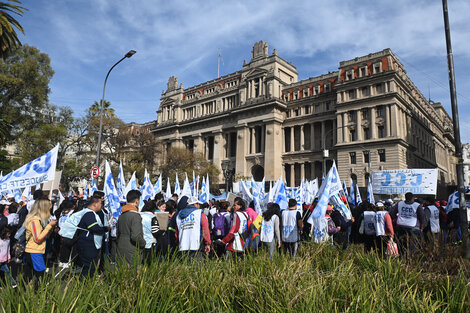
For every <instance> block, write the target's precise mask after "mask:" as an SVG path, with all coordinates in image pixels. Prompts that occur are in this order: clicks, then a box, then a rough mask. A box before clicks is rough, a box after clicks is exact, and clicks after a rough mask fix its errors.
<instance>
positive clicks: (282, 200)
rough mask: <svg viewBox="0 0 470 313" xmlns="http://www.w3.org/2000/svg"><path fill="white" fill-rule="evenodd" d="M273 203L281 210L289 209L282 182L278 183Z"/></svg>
mask: <svg viewBox="0 0 470 313" xmlns="http://www.w3.org/2000/svg"><path fill="white" fill-rule="evenodd" d="M274 202H275V203H277V204H279V207H280V208H281V210H286V209H288V208H289V204H288V200H287V193H286V185H285V184H284V182H282V181H281V182H280V185H279V189H278V190H277V192H276V194H275V195H274Z"/></svg>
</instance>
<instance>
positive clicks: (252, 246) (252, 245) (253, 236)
mask: <svg viewBox="0 0 470 313" xmlns="http://www.w3.org/2000/svg"><path fill="white" fill-rule="evenodd" d="M240 236H241V237H242V239H243V241H244V242H245V250H248V251H257V250H258V247H259V245H260V240H261V237H260V234H259V230H258V228H256V226H255V224H254V223H253V222H252V221H251V220H250V219H248V226H247V227H246V230H245V231H244V232H243V233H242V234H240Z"/></svg>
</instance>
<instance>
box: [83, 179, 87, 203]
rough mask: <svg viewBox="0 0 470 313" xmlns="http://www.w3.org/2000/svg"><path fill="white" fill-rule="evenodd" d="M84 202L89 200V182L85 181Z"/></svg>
mask: <svg viewBox="0 0 470 313" xmlns="http://www.w3.org/2000/svg"><path fill="white" fill-rule="evenodd" d="M83 200H88V182H86V181H85V188H83Z"/></svg>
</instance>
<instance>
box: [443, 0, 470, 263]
mask: <svg viewBox="0 0 470 313" xmlns="http://www.w3.org/2000/svg"><path fill="white" fill-rule="evenodd" d="M442 10H443V13H444V27H445V34H446V46H447V64H448V67H449V87H450V103H451V106H452V120H453V124H454V145H455V156H456V157H457V159H458V164H457V184H458V191H459V213H460V228H461V230H462V241H463V245H462V250H463V251H462V252H463V257H464V258H466V259H469V258H470V241H469V238H468V220H467V208H466V202H465V184H464V172H463V155H462V143H461V141H460V126H459V110H458V107H457V91H456V88H455V73H454V57H453V54H452V43H451V39H450V26H449V12H448V8H447V0H442Z"/></svg>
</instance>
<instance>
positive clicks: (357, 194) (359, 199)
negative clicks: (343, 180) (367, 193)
mask: <svg viewBox="0 0 470 313" xmlns="http://www.w3.org/2000/svg"><path fill="white" fill-rule="evenodd" d="M361 203H362V198H361V193H360V192H359V186H358V185H357V184H356V205H359V204H361Z"/></svg>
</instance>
